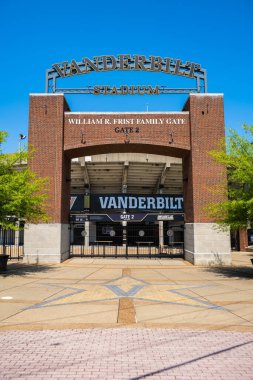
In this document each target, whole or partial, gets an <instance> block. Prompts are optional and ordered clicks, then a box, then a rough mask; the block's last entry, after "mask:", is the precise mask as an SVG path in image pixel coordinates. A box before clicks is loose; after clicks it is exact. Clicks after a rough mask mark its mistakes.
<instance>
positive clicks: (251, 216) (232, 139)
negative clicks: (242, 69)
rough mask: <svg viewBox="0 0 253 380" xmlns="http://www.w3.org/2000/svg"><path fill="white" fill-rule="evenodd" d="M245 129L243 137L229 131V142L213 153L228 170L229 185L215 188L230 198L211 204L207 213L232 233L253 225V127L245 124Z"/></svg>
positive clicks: (225, 184)
mask: <svg viewBox="0 0 253 380" xmlns="http://www.w3.org/2000/svg"><path fill="white" fill-rule="evenodd" d="M243 129H244V132H245V133H244V136H240V135H239V134H238V133H237V132H236V131H234V130H230V131H229V136H228V138H227V142H226V143H223V144H222V146H221V147H220V149H218V150H214V151H211V152H210V154H211V155H212V157H213V158H214V159H215V160H216V161H217V162H219V163H220V164H222V165H224V166H225V167H226V168H227V176H228V184H227V183H220V184H218V186H216V189H215V191H216V192H217V193H219V194H223V195H225V196H226V197H225V198H227V199H226V200H224V201H221V202H214V203H211V204H209V205H208V212H209V215H211V216H212V217H214V218H215V219H216V220H217V222H218V223H219V224H220V225H221V226H222V227H225V228H226V227H230V228H231V230H237V229H241V228H247V227H248V226H252V224H253V125H252V126H248V125H244V126H243Z"/></svg>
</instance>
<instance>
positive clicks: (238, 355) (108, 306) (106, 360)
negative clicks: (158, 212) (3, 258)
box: [0, 253, 253, 380]
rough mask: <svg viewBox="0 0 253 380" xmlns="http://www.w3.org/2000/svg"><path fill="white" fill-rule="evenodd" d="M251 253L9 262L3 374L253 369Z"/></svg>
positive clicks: (188, 373)
mask: <svg viewBox="0 0 253 380" xmlns="http://www.w3.org/2000/svg"><path fill="white" fill-rule="evenodd" d="M251 257H252V255H251V254H249V253H244V254H243V253H235V254H233V265H232V266H230V267H226V266H224V267H194V266H193V265H191V264H189V263H188V262H185V261H183V260H180V259H176V258H175V259H171V260H165V259H161V260H159V259H156V260H146V259H142V260H137V259H135V260H134V259H131V260H123V259H117V260H113V259H105V260H104V259H79V258H75V259H71V260H68V261H66V262H64V263H62V264H58V265H38V266H36V265H25V264H23V263H22V262H19V263H18V262H9V263H8V271H7V272H5V273H2V274H1V275H0V348H1V357H0V367H1V375H0V378H1V379H20V378H22V379H48V378H54V379H64V378H68V379H80V378H83V379H89V378H92V379H113V378H114V379H142V378H152V379H160V378H161V379H240V380H242V379H252V378H253V359H252V357H253V267H252V265H251V262H250V258H251Z"/></svg>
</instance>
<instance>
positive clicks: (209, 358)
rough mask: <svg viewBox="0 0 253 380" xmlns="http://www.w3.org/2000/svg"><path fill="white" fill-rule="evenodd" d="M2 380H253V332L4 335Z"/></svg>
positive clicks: (122, 330)
mask: <svg viewBox="0 0 253 380" xmlns="http://www.w3.org/2000/svg"><path fill="white" fill-rule="evenodd" d="M0 352H1V355H0V378H1V380H2V379H4V380H7V379H103V380H105V379H136V380H137V379H144V378H147V379H174V380H180V379H184V380H188V379H189V380H190V379H200V380H202V379H207V380H210V379H211V380H216V379H217V380H222V379H224V380H235V379H240V380H252V379H253V359H252V358H253V333H240V332H226V331H204V330H194V331H193V330H176V329H175V330H174V329H162V328H157V329H154V328H147V329H145V328H138V329H137V328H108V329H101V328H95V329H84V330H44V331H5V332H0Z"/></svg>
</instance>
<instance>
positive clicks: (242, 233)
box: [239, 229, 248, 252]
mask: <svg viewBox="0 0 253 380" xmlns="http://www.w3.org/2000/svg"><path fill="white" fill-rule="evenodd" d="M239 240H240V251H245V252H246V251H247V248H248V232H247V230H246V229H244V230H243V229H241V230H239Z"/></svg>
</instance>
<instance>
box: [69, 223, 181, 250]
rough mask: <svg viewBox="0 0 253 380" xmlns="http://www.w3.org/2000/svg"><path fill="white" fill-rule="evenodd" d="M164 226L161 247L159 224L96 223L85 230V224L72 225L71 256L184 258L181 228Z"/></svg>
mask: <svg viewBox="0 0 253 380" xmlns="http://www.w3.org/2000/svg"><path fill="white" fill-rule="evenodd" d="M173 228H174V230H173V233H172V235H171V233H170V232H171V226H170V225H169V224H168V223H164V224H163V233H162V235H163V242H164V243H163V245H161V244H159V241H160V236H159V234H160V232H161V231H160V232H159V225H158V224H154V223H127V225H126V226H124V225H123V224H122V223H115V222H114V223H104V222H97V223H96V224H93V225H92V226H89V227H88V229H87V230H85V225H84V224H81V223H79V224H76V223H73V224H71V228H70V234H71V236H70V241H71V244H70V256H71V257H101V258H105V257H114V258H117V257H125V258H130V257H133V258H145V257H146V258H154V257H160V258H162V257H168V258H173V257H184V242H183V228H182V227H181V226H174V227H173ZM168 231H169V233H168Z"/></svg>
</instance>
